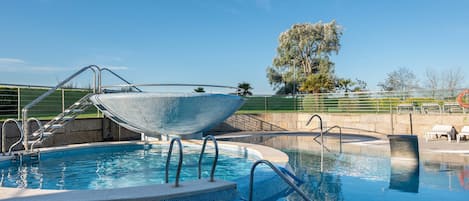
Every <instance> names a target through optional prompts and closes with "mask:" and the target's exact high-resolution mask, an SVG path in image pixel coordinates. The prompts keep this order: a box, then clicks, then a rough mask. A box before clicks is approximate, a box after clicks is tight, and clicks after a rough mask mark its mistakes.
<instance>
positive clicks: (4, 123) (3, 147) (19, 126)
mask: <svg viewBox="0 0 469 201" xmlns="http://www.w3.org/2000/svg"><path fill="white" fill-rule="evenodd" d="M8 122H14V123H15V124H16V127H17V128H18V130H19V131H20V139H19V140H18V141H16V142H15V143H13V144H12V145H11V146H10V148H9V149H8V155H9V156H11V150H12V149H13V147H15V146H16V145H18V144H19V143H20V142H21V141H22V140H23V137H24V133H23V129H21V125H20V123H19V122H18V121H17V120H16V119H7V120H5V121H4V122H3V124H2V153H3V155H4V156H5V152H6V131H5V125H6V124H7V123H8Z"/></svg>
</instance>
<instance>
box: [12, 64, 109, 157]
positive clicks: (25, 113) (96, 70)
mask: <svg viewBox="0 0 469 201" xmlns="http://www.w3.org/2000/svg"><path fill="white" fill-rule="evenodd" d="M89 69H91V70H92V71H93V73H94V77H93V78H94V79H93V81H94V84H93V85H94V89H93V92H96V81H97V80H98V82H100V79H101V70H100V68H99V67H98V66H96V65H90V66H86V67H83V68H82V69H80V70H79V71H77V72H76V73H74V74H73V75H71V76H70V77H68V78H67V79H65V80H64V81H62V82H60V83H59V84H57V86H55V87H53V88H51V89H49V91H47V92H45V93H43V94H42V95H40V96H39V97H37V98H36V99H34V100H33V101H32V102H30V103H29V104H27V105H26V106H24V108H23V109H22V110H21V111H22V113H23V115H22V120H23V132H25V133H29V128H28V122H27V119H28V111H29V109H31V108H32V107H33V106H35V105H36V104H38V103H39V102H41V101H42V100H43V99H44V98H46V97H47V96H49V95H51V94H52V93H54V92H55V91H56V90H57V89H58V88H60V87H62V86H64V85H65V84H67V83H68V82H69V81H70V80H72V79H73V78H75V77H76V76H78V75H79V74H81V73H83V72H84V71H86V70H89ZM96 74H98V76H97V75H96ZM96 77H98V79H96ZM98 85H100V84H99V83H98ZM98 88H100V87H99V86H98ZM98 91H99V90H98ZM27 143H28V136H27V135H26V136H25V138H24V142H23V146H24V148H25V150H26V151H28V149H29V147H28V144H27Z"/></svg>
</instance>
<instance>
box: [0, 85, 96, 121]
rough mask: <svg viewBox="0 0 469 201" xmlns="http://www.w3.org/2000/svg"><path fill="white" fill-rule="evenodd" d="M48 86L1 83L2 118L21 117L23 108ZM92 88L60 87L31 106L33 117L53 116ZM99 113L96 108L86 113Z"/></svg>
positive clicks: (0, 103) (0, 117) (0, 112)
mask: <svg viewBox="0 0 469 201" xmlns="http://www.w3.org/2000/svg"><path fill="white" fill-rule="evenodd" d="M50 88H51V87H46V86H25V85H0V119H7V118H17V119H21V109H22V108H23V107H24V106H25V105H27V104H28V103H30V102H31V101H33V100H34V99H36V98H37V97H38V96H40V95H41V94H43V93H44V92H46V91H47V90H49V89H50ZM91 92H92V90H91V89H66V88H64V89H59V90H57V91H55V92H54V93H53V94H51V95H50V96H48V97H47V98H46V99H44V100H43V101H42V102H40V103H39V104H37V105H36V106H34V107H33V108H31V110H30V111H29V113H30V116H31V117H37V118H44V119H48V118H53V117H55V116H56V115H58V114H59V113H61V112H63V111H64V110H65V109H67V108H68V107H69V106H70V105H72V104H73V103H75V102H76V101H77V100H78V99H80V98H81V97H83V96H84V95H86V94H88V93H91ZM93 114H96V115H97V114H98V113H97V110H96V109H95V108H91V109H88V110H87V111H85V113H84V115H88V116H90V115H93Z"/></svg>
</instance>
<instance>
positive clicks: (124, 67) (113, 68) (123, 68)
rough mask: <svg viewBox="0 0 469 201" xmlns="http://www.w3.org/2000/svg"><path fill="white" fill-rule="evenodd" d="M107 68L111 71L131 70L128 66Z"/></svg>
mask: <svg viewBox="0 0 469 201" xmlns="http://www.w3.org/2000/svg"><path fill="white" fill-rule="evenodd" d="M106 68H108V69H109V70H128V69H129V67H127V66H108V67H106Z"/></svg>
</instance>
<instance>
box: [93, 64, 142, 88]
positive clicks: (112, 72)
mask: <svg viewBox="0 0 469 201" xmlns="http://www.w3.org/2000/svg"><path fill="white" fill-rule="evenodd" d="M102 71H107V72H110V73H111V74H113V75H114V76H116V77H117V78H119V79H121V80H122V81H124V82H125V83H127V84H128V85H132V83H130V82H129V81H127V80H126V79H124V78H123V77H121V76H120V75H118V74H117V73H114V71H112V70H111V69H109V68H101V72H102ZM99 86H100V88H99V91H100V92H101V79H100V80H99ZM131 87H132V88H134V89H136V90H137V91H138V92H142V90H141V89H139V88H138V87H136V86H131Z"/></svg>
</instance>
